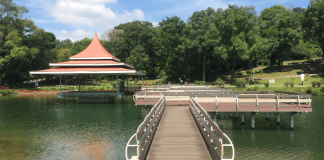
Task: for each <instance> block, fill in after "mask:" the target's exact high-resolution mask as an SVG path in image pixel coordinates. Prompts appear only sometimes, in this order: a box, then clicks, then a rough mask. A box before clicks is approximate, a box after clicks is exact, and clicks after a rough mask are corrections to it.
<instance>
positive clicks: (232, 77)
mask: <svg viewBox="0 0 324 160" xmlns="http://www.w3.org/2000/svg"><path fill="white" fill-rule="evenodd" d="M231 82H234V69H233V70H232V71H231Z"/></svg>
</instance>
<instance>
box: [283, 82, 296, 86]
mask: <svg viewBox="0 0 324 160" xmlns="http://www.w3.org/2000/svg"><path fill="white" fill-rule="evenodd" d="M294 84H295V83H294V82H285V83H284V85H285V86H286V87H288V86H290V87H294Z"/></svg>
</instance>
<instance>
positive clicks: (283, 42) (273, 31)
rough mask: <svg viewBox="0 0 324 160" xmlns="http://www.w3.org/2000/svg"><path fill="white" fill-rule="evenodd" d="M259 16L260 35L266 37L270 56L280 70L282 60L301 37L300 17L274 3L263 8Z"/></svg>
mask: <svg viewBox="0 0 324 160" xmlns="http://www.w3.org/2000/svg"><path fill="white" fill-rule="evenodd" d="M259 18H260V21H261V25H260V30H261V35H262V36H263V37H264V38H267V39H268V42H269V43H270V45H271V47H270V51H271V52H272V56H273V57H274V59H275V60H277V62H278V66H279V67H280V69H281V70H282V66H283V61H284V60H285V58H286V57H289V54H291V53H292V48H293V47H294V46H296V45H297V44H298V43H299V41H300V40H301V39H302V34H301V22H300V17H299V16H298V14H295V13H293V11H292V10H289V9H286V8H285V7H284V6H280V5H279V6H277V5H274V6H272V7H270V8H266V9H264V10H263V11H262V12H261V15H260V17H259Z"/></svg>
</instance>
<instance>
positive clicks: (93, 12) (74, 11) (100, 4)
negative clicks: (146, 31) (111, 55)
mask: <svg viewBox="0 0 324 160" xmlns="http://www.w3.org/2000/svg"><path fill="white" fill-rule="evenodd" d="M116 2H117V0H81V1H77V0H57V2H56V4H55V6H54V7H53V9H50V11H49V12H50V14H51V16H52V17H54V18H55V20H56V21H57V22H61V23H66V24H73V25H87V26H92V27H93V26H99V27H105V28H107V27H108V28H109V27H110V28H112V27H114V26H116V25H119V24H120V23H125V22H129V21H133V20H143V19H144V18H145V15H144V13H143V11H142V10H140V9H134V10H133V11H132V12H128V11H125V13H124V14H116V13H114V12H113V11H112V10H111V9H110V8H106V6H105V4H106V3H116Z"/></svg>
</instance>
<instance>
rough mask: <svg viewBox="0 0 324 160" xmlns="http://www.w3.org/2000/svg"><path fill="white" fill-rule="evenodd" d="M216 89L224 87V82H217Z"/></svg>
mask: <svg viewBox="0 0 324 160" xmlns="http://www.w3.org/2000/svg"><path fill="white" fill-rule="evenodd" d="M217 85H218V87H221V86H223V87H224V86H225V82H217Z"/></svg>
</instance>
